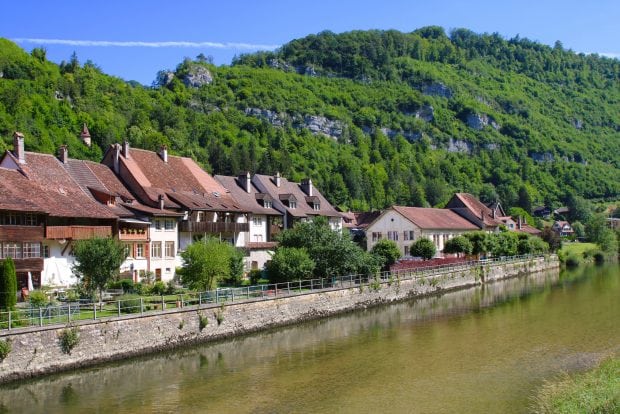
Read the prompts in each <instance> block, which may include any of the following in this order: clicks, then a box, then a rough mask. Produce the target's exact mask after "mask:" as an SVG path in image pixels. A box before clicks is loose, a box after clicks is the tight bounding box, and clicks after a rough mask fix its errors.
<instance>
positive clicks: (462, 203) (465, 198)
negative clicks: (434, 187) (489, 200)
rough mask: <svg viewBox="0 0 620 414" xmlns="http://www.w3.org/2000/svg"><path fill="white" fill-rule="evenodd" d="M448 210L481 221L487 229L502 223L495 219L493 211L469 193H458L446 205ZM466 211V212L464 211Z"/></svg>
mask: <svg viewBox="0 0 620 414" xmlns="http://www.w3.org/2000/svg"><path fill="white" fill-rule="evenodd" d="M446 208H448V209H451V210H454V211H455V212H457V213H459V214H460V215H462V216H466V217H468V219H470V220H471V219H473V218H475V219H476V220H481V214H482V222H483V223H484V226H485V227H498V226H499V225H500V224H502V222H501V221H500V220H498V219H496V218H493V212H492V210H491V209H490V208H489V207H487V206H485V205H484V203H482V202H481V201H480V200H478V199H477V198H476V197H474V196H473V195H471V194H469V193H456V194H454V196H453V197H452V199H451V200H450V201H449V202H448V204H447V205H446ZM463 210H466V211H463Z"/></svg>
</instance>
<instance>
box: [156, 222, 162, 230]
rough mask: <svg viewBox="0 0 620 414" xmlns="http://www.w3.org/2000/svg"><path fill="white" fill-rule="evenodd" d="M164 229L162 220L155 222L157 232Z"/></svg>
mask: <svg viewBox="0 0 620 414" xmlns="http://www.w3.org/2000/svg"><path fill="white" fill-rule="evenodd" d="M162 227H163V226H162V223H161V220H155V230H161V229H162Z"/></svg>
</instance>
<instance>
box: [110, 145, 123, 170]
mask: <svg viewBox="0 0 620 414" xmlns="http://www.w3.org/2000/svg"><path fill="white" fill-rule="evenodd" d="M112 151H113V155H114V172H115V173H116V174H117V175H118V174H120V173H121V161H120V157H121V146H120V144H114V145H112Z"/></svg>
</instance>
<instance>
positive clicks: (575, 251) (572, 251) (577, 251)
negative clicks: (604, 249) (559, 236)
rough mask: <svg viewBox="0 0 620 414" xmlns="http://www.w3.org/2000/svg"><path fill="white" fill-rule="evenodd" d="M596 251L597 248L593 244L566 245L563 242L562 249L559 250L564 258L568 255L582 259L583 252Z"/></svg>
mask: <svg viewBox="0 0 620 414" xmlns="http://www.w3.org/2000/svg"><path fill="white" fill-rule="evenodd" d="M595 250H598V246H597V245H596V244H594V243H580V242H574V243H566V242H564V243H563V245H562V249H561V250H560V252H561V254H562V255H564V257H568V256H570V255H577V256H579V257H583V253H584V252H589V251H595Z"/></svg>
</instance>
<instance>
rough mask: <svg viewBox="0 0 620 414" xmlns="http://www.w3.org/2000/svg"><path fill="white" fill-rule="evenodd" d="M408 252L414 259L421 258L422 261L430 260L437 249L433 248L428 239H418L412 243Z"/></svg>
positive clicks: (433, 244)
mask: <svg viewBox="0 0 620 414" xmlns="http://www.w3.org/2000/svg"><path fill="white" fill-rule="evenodd" d="M409 251H410V253H411V255H412V256H414V257H421V258H423V259H424V260H430V259H432V258H433V257H435V253H436V252H437V248H436V247H435V243H433V242H432V241H431V240H430V239H428V238H426V237H420V238H419V239H417V240H416V241H414V242H413V244H412V245H411V248H410V249H409Z"/></svg>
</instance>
